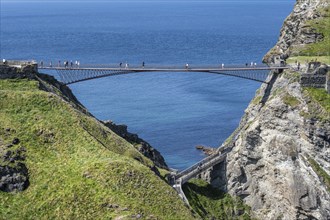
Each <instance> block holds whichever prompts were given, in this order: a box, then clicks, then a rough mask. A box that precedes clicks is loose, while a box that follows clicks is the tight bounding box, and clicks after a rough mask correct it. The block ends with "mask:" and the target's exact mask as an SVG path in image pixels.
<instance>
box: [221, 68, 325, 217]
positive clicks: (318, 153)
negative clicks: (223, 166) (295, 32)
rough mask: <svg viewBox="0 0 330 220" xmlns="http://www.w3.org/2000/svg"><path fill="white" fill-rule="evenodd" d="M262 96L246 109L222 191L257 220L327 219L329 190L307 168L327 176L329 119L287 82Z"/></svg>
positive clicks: (279, 82)
mask: <svg viewBox="0 0 330 220" xmlns="http://www.w3.org/2000/svg"><path fill="white" fill-rule="evenodd" d="M287 74H288V75H289V74H291V73H287ZM266 90H267V86H265V85H264V86H262V87H261V89H260V90H259V92H258V94H257V96H256V98H255V99H254V100H253V101H252V102H251V104H250V106H249V107H248V108H247V109H246V112H245V116H244V118H243V120H242V122H241V131H240V132H239V134H238V136H237V138H236V141H235V142H234V148H233V149H232V151H231V152H230V153H229V154H228V158H227V170H226V174H227V185H226V186H225V187H226V188H227V190H228V191H229V193H231V194H234V195H238V196H240V197H242V198H244V201H245V202H246V203H247V204H248V205H250V206H251V207H252V210H254V211H255V213H256V215H257V217H259V218H260V219H277V218H279V219H329V218H330V194H329V188H328V189H327V186H326V184H325V182H324V180H323V179H322V178H323V177H321V176H319V175H318V173H317V172H316V171H315V170H314V169H313V164H312V163H313V162H316V163H317V164H319V165H320V166H321V167H322V168H323V169H324V171H325V172H327V173H328V174H329V173H330V172H329V168H330V144H329V142H330V121H329V118H330V116H329V113H327V112H324V110H323V109H322V107H321V106H319V105H318V104H317V103H314V101H312V100H311V98H310V97H309V96H308V95H307V94H306V93H307V92H303V90H302V88H301V87H300V85H299V83H298V82H295V81H294V80H293V78H292V76H290V77H288V76H285V75H283V76H281V77H279V78H278V79H277V80H276V82H275V84H274V85H273V88H272V92H271V93H270V94H267V92H266ZM268 95H269V97H268V100H267V101H265V102H262V100H263V99H265V97H267V96H268ZM316 109H318V110H319V112H318V113H317V112H315V110H316ZM316 113H317V114H318V115H315V114H316Z"/></svg>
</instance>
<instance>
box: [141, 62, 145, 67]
mask: <svg viewBox="0 0 330 220" xmlns="http://www.w3.org/2000/svg"><path fill="white" fill-rule="evenodd" d="M144 64H145V63H144V61H143V62H142V68H143V69H144Z"/></svg>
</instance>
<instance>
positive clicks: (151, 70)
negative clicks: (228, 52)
mask: <svg viewBox="0 0 330 220" xmlns="http://www.w3.org/2000/svg"><path fill="white" fill-rule="evenodd" d="M288 68H289V67H275V66H271V67H269V66H260V67H226V68H214V67H213V68H198V67H197V68H177V67H174V68H168V67H165V68H159V67H155V68H151V67H148V68H142V67H138V68H136V67H135V68H118V67H81V68H78V67H67V68H65V67H40V66H39V67H38V69H40V70H68V71H69V70H95V71H133V72H186V71H190V72H213V71H214V72H218V71H249V70H278V69H288Z"/></svg>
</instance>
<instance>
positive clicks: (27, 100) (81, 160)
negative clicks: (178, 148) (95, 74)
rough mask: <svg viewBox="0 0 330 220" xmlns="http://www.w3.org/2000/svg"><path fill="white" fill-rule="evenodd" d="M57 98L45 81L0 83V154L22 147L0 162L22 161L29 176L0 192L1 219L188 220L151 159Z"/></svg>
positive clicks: (6, 167)
mask: <svg viewBox="0 0 330 220" xmlns="http://www.w3.org/2000/svg"><path fill="white" fill-rule="evenodd" d="M41 87H42V88H46V87H47V89H51V90H53V91H56V93H57V94H56V93H54V92H46V91H44V90H41V89H40V88H41ZM61 96H64V95H63V94H62V93H61V91H59V89H57V88H55V87H54V86H52V85H50V84H49V83H47V82H45V81H37V80H28V79H20V80H0V157H1V158H5V156H6V155H9V156H10V157H11V158H18V157H16V156H12V155H14V154H13V153H14V152H16V151H17V149H19V148H21V147H22V146H24V149H22V151H24V152H23V153H24V155H23V154H22V155H21V156H20V157H19V158H18V160H16V161H15V160H11V161H6V160H3V161H4V162H2V163H0V167H1V168H3V169H4V170H7V171H8V170H9V167H10V166H11V167H14V168H15V166H21V165H22V164H23V163H24V165H25V166H26V168H27V170H28V180H29V185H28V187H27V188H26V189H25V190H24V191H19V190H14V191H13V192H4V191H0V219H36V218H37V219H56V218H58V219H112V218H118V219H121V218H145V219H192V218H193V216H192V215H191V212H190V210H189V209H188V208H187V207H186V206H185V205H184V203H183V202H182V200H181V199H180V198H179V197H178V195H177V193H176V192H175V191H174V190H173V189H172V188H171V187H170V186H169V185H168V184H167V183H166V182H165V181H164V180H163V179H162V178H160V177H159V176H157V175H156V174H155V172H154V171H153V170H154V167H153V163H152V162H151V161H150V160H149V159H147V158H146V157H144V156H143V155H142V154H141V153H139V152H138V151H137V150H136V149H135V148H134V147H133V146H132V145H131V144H130V143H128V142H127V141H125V140H124V139H122V138H120V137H119V136H117V135H116V134H114V133H113V132H112V131H111V130H110V129H108V128H107V127H105V126H104V125H103V124H102V123H100V122H99V121H98V120H96V119H95V118H93V117H91V116H89V115H88V114H85V113H83V112H82V111H80V110H79V108H77V106H76V104H75V103H74V102H69V101H66V100H65V99H63V97H61ZM13 140H19V144H17V145H12V144H10V143H12V142H13ZM16 142H18V141H16ZM20 158H21V159H20ZM0 171H1V170H0ZM2 174H4V173H3V172H2V173H1V175H2ZM7 174H8V173H6V175H7ZM8 175H10V174H8ZM2 177H3V175H2ZM0 180H1V178H0ZM11 180H12V179H11ZM11 180H10V181H11Z"/></svg>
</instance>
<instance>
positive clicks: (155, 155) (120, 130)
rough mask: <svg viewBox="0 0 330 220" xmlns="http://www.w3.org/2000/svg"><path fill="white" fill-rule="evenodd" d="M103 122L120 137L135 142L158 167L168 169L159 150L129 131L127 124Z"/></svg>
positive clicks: (141, 151)
mask: <svg viewBox="0 0 330 220" xmlns="http://www.w3.org/2000/svg"><path fill="white" fill-rule="evenodd" d="M103 123H104V124H105V125H106V126H107V127H108V128H110V129H111V130H112V131H113V132H115V133H116V134H117V135H119V136H120V137H122V138H124V139H125V140H127V141H128V142H130V143H131V144H133V145H134V146H135V147H136V148H137V149H138V150H139V151H140V153H142V154H143V155H144V156H146V157H148V158H149V159H150V160H152V161H153V162H154V164H155V165H156V166H157V167H160V168H163V169H168V167H167V164H166V163H165V159H164V158H163V156H162V155H161V154H160V152H159V151H158V150H156V149H155V148H153V147H152V146H151V145H150V144H149V143H148V142H146V141H145V140H143V139H141V138H139V136H138V135H137V134H132V133H130V132H128V131H127V125H116V124H115V123H114V122H112V121H103Z"/></svg>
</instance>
